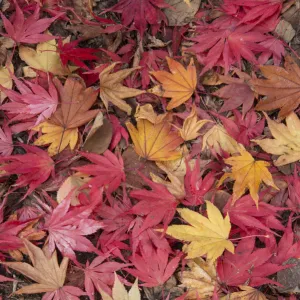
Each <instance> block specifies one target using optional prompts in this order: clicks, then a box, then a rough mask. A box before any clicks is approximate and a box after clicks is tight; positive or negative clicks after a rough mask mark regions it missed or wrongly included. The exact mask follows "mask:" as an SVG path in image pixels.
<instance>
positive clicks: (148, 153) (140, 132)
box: [126, 119, 183, 161]
mask: <svg viewBox="0 0 300 300" xmlns="http://www.w3.org/2000/svg"><path fill="white" fill-rule="evenodd" d="M126 126H127V129H128V131H129V133H130V136H131V138H132V140H133V143H134V149H135V151H136V153H137V154H138V155H140V156H142V157H144V158H146V159H149V160H155V161H166V160H174V159H177V158H179V157H181V156H182V153H181V152H180V151H179V150H176V149H177V148H178V147H179V145H180V144H182V143H183V139H182V138H181V137H180V135H179V134H178V132H176V131H172V125H171V124H170V123H169V122H168V121H164V122H160V123H158V124H152V123H151V122H149V121H148V120H144V119H141V120H138V121H137V128H135V127H134V126H133V125H132V124H131V123H129V122H127V123H126Z"/></svg>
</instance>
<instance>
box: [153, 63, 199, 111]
mask: <svg viewBox="0 0 300 300" xmlns="http://www.w3.org/2000/svg"><path fill="white" fill-rule="evenodd" d="M166 59H167V62H168V66H169V69H170V71H171V73H169V72H167V71H155V72H151V74H152V75H153V76H154V77H155V78H156V79H157V80H158V81H159V82H160V83H161V86H160V85H158V86H155V87H154V88H152V89H150V90H149V92H151V93H153V94H155V95H157V96H160V97H166V98H171V101H170V102H169V103H168V106H167V109H168V110H171V109H173V108H175V107H177V106H179V105H181V104H182V103H184V102H186V101H187V100H189V99H190V98H191V96H192V95H193V93H194V91H195V89H196V85H197V74H196V67H195V65H194V60H193V59H191V61H190V64H189V66H188V67H187V69H185V68H184V67H183V65H181V64H180V63H179V62H177V61H176V60H173V59H172V58H169V57H167V58H166Z"/></svg>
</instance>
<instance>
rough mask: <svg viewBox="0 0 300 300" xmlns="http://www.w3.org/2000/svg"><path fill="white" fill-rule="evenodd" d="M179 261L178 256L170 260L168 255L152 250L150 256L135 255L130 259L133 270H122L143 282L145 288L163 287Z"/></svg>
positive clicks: (159, 250) (179, 257)
mask: <svg viewBox="0 0 300 300" xmlns="http://www.w3.org/2000/svg"><path fill="white" fill-rule="evenodd" d="M180 259H181V256H180V255H177V256H175V257H174V258H172V259H171V260H170V253H169V252H168V251H165V250H161V249H156V250H155V249H154V248H152V251H151V255H146V254H145V253H144V254H143V255H139V254H136V255H134V256H132V257H131V258H130V261H131V262H132V263H133V266H134V267H135V269H131V268H124V270H125V271H127V272H128V273H129V274H131V275H133V276H134V277H136V278H138V279H139V280H141V281H143V282H144V283H143V284H141V285H142V286H145V287H155V286H160V285H163V284H164V283H165V282H166V281H167V280H168V279H169V278H170V277H171V276H172V274H173V273H174V272H175V270H176V268H177V266H178V263H179V261H180Z"/></svg>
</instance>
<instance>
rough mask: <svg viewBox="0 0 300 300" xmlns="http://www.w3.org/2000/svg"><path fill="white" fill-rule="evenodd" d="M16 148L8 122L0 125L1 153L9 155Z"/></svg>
mask: <svg viewBox="0 0 300 300" xmlns="http://www.w3.org/2000/svg"><path fill="white" fill-rule="evenodd" d="M13 150H14V145H13V141H12V136H11V130H10V128H9V126H8V125H7V123H6V122H5V123H4V124H3V128H1V127H0V153H1V155H2V156H9V155H11V153H12V152H13Z"/></svg>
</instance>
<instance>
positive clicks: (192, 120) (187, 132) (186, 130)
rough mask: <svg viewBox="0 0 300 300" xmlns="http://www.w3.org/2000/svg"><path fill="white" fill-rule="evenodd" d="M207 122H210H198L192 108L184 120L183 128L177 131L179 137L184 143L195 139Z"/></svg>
mask: <svg viewBox="0 0 300 300" xmlns="http://www.w3.org/2000/svg"><path fill="white" fill-rule="evenodd" d="M207 122H211V121H210V120H200V121H198V116H197V112H196V108H195V106H193V108H192V110H191V112H190V114H189V116H188V117H187V118H186V119H185V120H184V122H183V126H182V128H181V129H179V132H180V135H181V137H182V138H183V139H184V140H185V141H190V140H194V139H196V138H197V137H198V136H199V135H200V133H199V132H198V131H199V130H200V129H201V128H202V127H203V126H204V125H205V124H206V123H207Z"/></svg>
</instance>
